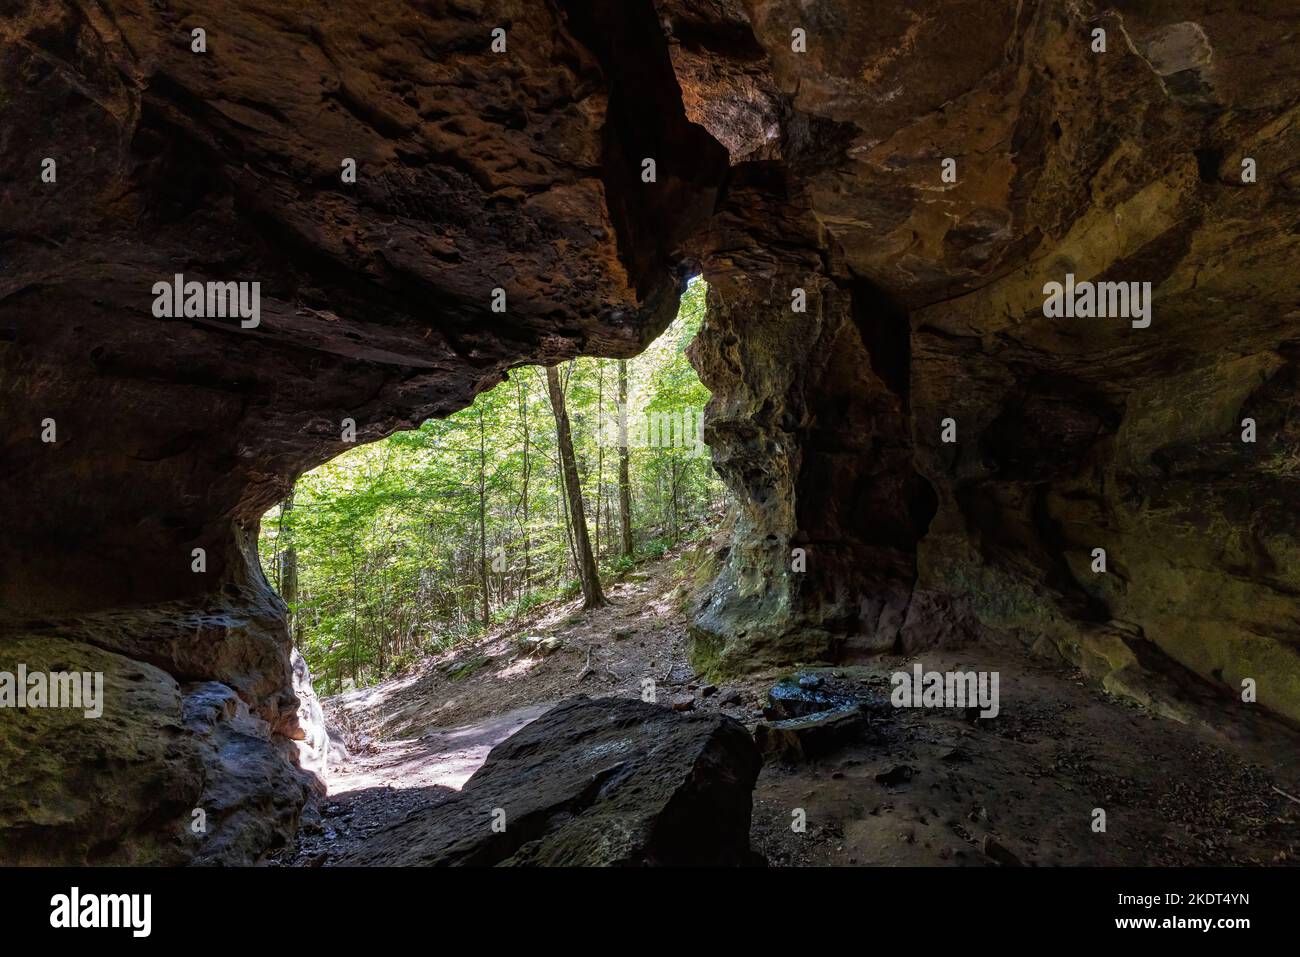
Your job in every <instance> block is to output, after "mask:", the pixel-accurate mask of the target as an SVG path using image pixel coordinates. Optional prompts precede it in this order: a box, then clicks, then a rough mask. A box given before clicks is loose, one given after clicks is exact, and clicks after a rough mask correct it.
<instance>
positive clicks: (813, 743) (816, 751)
mask: <svg viewBox="0 0 1300 957" xmlns="http://www.w3.org/2000/svg"><path fill="white" fill-rule="evenodd" d="M866 727H867V717H866V715H864V714H863V713H862V711H861V710H860V709H859V708H858V707H857V706H856V705H848V706H846V707H840V708H836V709H832V710H830V711H817V712H814V713H813V714H810V715H806V716H804V717H798V718H786V719H784V720H779V721H760V722H759V723H758V725H757V726H756V727H755V728H754V742H755V744H757V745H758V749H759V751H761V752H762V753H763V754H764V755H765V756H767V757H769V758H774V759H776V760H780V761H785V762H787V763H791V764H793V763H798V762H801V761H808V760H811V759H813V758H819V757H822V756H823V755H826V754H830V753H831V752H832V751H835V750H836V749H837V748H840V747H842V746H844V745H845V744H846V743H848V742H849V741H852V740H854V739H855V738H857V737H858V736H859V735H860V734H861V733H862V732H863V731H864V730H865V729H866Z"/></svg>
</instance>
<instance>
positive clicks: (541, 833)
mask: <svg viewBox="0 0 1300 957" xmlns="http://www.w3.org/2000/svg"><path fill="white" fill-rule="evenodd" d="M761 764H762V761H761V759H760V758H759V755H758V751H757V750H756V749H755V747H754V742H753V740H752V739H751V738H750V736H749V734H748V733H747V732H746V731H745V728H744V727H743V726H742V725H740V724H738V723H737V722H736V721H734V720H733V719H731V718H728V717H726V716H725V715H717V714H713V715H700V714H695V715H678V714H675V713H674V712H672V711H671V710H669V709H667V708H664V707H660V706H657V705H652V704H646V703H644V702H641V701H629V700H626V699H615V698H604V699H598V700H590V699H587V698H576V699H574V700H572V701H567V702H565V703H563V704H560V705H557V706H556V707H554V708H552V709H551V710H550V711H548V712H546V714H544V715H542V716H541V717H540V718H538V719H537V720H535V721H533V722H532V723H530V724H528V725H527V726H526V727H525V728H523V729H522V730H520V731H517V732H516V733H515V734H513V735H512V736H510V737H509V738H507V739H506V740H505V741H503V742H502V743H501V744H499V745H497V746H496V747H495V748H493V749H492V751H491V753H490V754H489V755H488V758H487V761H486V762H485V763H484V764H483V766H482V767H481V768H480V769H479V770H478V771H476V772H474V774H473V775H472V776H471V777H470V779H469V780H468V781H466V782H465V786H464V787H463V788H462V789H461V790H460V791H459V792H456V793H454V794H452V795H451V796H450V797H447V798H446V799H445V800H442V801H436V800H435V801H434V803H432V804H431V805H430V806H428V807H425V808H422V809H420V810H417V811H414V812H412V813H411V814H410V815H408V816H407V818H406V819H405V820H403V821H401V822H400V823H398V824H395V825H391V826H390V827H388V828H387V829H385V830H382V831H380V832H378V833H376V834H375V835H373V836H372V837H370V838H369V839H368V840H367V842H366V846H365V848H364V849H363V850H360V851H357V852H355V853H353V854H351V855H348V856H347V857H345V858H343V860H342V861H341V863H342V864H344V865H368V864H380V865H394V864H396V865H420V866H453V865H492V864H499V865H505V866H538V865H563V866H672V865H688V864H689V865H714V866H721V865H744V864H752V863H755V860H754V857H753V855H752V854H751V853H750V851H749V817H750V810H751V798H750V793H751V792H752V791H753V788H754V781H755V780H756V779H757V777H758V771H759V767H760V766H761Z"/></svg>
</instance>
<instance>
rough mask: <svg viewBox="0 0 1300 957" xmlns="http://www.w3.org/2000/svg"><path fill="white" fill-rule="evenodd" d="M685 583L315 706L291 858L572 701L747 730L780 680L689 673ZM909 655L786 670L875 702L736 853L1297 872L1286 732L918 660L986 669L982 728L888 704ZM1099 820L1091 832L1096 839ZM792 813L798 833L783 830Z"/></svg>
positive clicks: (517, 633) (1040, 675) (353, 838)
mask: <svg viewBox="0 0 1300 957" xmlns="http://www.w3.org/2000/svg"><path fill="white" fill-rule="evenodd" d="M688 571H689V563H687V562H685V561H682V560H678V559H677V558H675V557H673V556H670V557H669V558H667V559H665V560H662V561H660V562H656V563H653V564H652V565H649V566H644V567H643V568H642V569H641V570H640V572H639V573H638V574H635V575H632V576H629V578H628V579H627V580H626V581H624V582H622V583H619V584H617V585H615V586H613V587H611V588H610V589H609V594H610V597H611V599H612V604H611V606H610V607H609V608H606V609H600V610H597V611H593V612H590V613H585V614H584V613H581V612H580V611H578V610H577V608H576V603H575V604H570V605H565V606H562V607H558V608H553V609H550V610H549V611H547V612H545V613H543V614H541V615H539V616H538V617H537V618H535V619H534V620H532V621H530V622H528V623H527V624H526V625H525V626H523V627H517V628H514V629H512V630H511V631H509V632H508V633H503V634H500V635H496V636H493V637H492V638H490V639H488V640H485V641H484V642H481V643H480V644H479V645H477V646H476V647H474V648H472V649H461V650H458V651H457V652H454V653H448V654H447V655H445V656H443V657H441V658H439V659H437V660H434V661H431V662H429V663H427V664H426V666H425V667H424V668H423V669H422V670H421V671H420V672H418V673H417V674H414V675H412V676H409V677H406V678H402V679H396V680H392V681H388V682H385V683H383V684H381V685H378V686H375V687H373V688H369V689H365V690H362V691H356V692H350V693H348V694H345V695H341V696H338V697H336V698H333V699H330V700H328V701H327V702H326V708H327V712H328V713H329V715H330V716H331V719H332V720H333V721H334V722H335V724H336V725H339V726H341V727H342V728H343V729H344V730H345V735H346V737H347V738H348V739H349V740H348V743H349V746H350V747H351V748H352V756H351V758H350V759H349V760H348V761H347V762H346V763H345V764H344V765H342V766H341V767H339V768H337V769H336V770H335V771H333V772H332V773H331V776H330V780H329V787H330V796H329V797H328V798H327V799H326V800H325V801H323V802H322V803H321V805H320V807H319V809H315V810H309V812H308V813H307V815H306V816H305V818H304V821H305V823H304V826H303V828H302V831H301V834H300V837H299V847H298V848H297V851H296V855H295V857H294V861H293V862H294V863H297V864H300V865H308V866H312V865H321V864H329V863H331V862H332V861H333V860H335V859H337V858H338V857H339V856H341V855H342V854H343V853H344V852H345V851H347V850H349V849H351V848H353V847H355V846H356V845H357V844H358V843H359V842H363V841H364V840H365V839H366V837H367V835H368V834H370V833H372V832H373V831H374V830H376V829H377V828H378V827H381V826H383V825H385V824H387V823H389V822H391V821H393V820H394V819H396V818H400V817H402V816H404V815H405V814H406V813H408V812H409V811H410V810H412V809H413V808H415V807H417V806H419V805H420V804H421V803H424V802H428V801H437V800H440V799H442V798H443V797H445V796H446V795H447V794H449V793H451V791H452V790H454V789H458V788H459V787H460V786H461V785H462V784H463V783H464V781H465V779H466V778H467V777H468V776H469V775H470V774H472V773H473V771H474V770H475V769H476V768H477V767H478V766H479V765H480V764H481V763H482V761H483V760H484V759H485V758H486V756H487V753H488V751H489V750H490V749H491V748H492V746H493V745H495V744H496V743H497V742H499V741H501V740H503V739H504V738H506V737H508V736H509V735H510V734H512V733H514V731H515V730H517V729H518V728H520V727H522V726H523V725H524V724H525V723H527V722H528V721H531V720H532V719H534V718H535V717H537V716H538V715H540V714H541V713H543V712H544V711H545V710H546V709H547V708H548V707H550V706H551V705H553V704H554V703H556V702H558V701H560V700H562V699H564V698H566V697H568V696H570V695H573V694H578V693H583V694H588V695H591V696H601V695H621V696H628V697H637V696H640V694H641V688H642V682H643V681H644V680H645V679H650V680H652V681H653V682H654V686H655V692H656V697H657V700H658V701H659V702H660V703H665V704H670V703H672V704H675V706H676V707H679V708H686V707H690V708H695V709H707V710H714V709H717V710H721V711H723V712H725V713H727V714H730V715H731V716H733V717H735V718H737V719H738V720H740V721H741V722H742V723H745V724H747V725H749V726H751V727H752V726H753V725H754V724H755V723H757V721H758V720H759V719H760V717H761V712H760V710H759V709H760V708H761V706H762V704H763V703H764V702H765V700H766V692H767V689H768V688H769V687H770V686H771V685H772V683H773V681H774V680H776V679H777V678H779V677H781V675H780V674H778V673H767V674H756V675H752V676H748V677H746V678H745V679H743V680H741V681H738V682H735V683H733V684H728V685H724V686H722V687H718V688H715V687H713V686H711V685H709V684H708V683H707V682H704V681H702V680H700V679H697V678H696V677H695V676H694V675H693V674H692V672H691V668H690V666H689V664H688V662H687V661H686V657H685V637H686V630H685V628H686V616H685V613H684V611H683V608H682V606H683V597H684V595H685V593H686V590H687V588H688V585H687V583H686V582H685V578H686V572H688ZM529 638H534V639H536V638H558V639H559V642H552V643H551V644H553V645H558V647H556V648H555V649H554V650H552V651H550V652H549V653H543V649H536V648H535V646H536V644H537V643H536V642H535V641H534V642H529V641H527V640H525V639H529ZM912 661H913V659H910V658H909V659H906V660H904V659H899V658H886V659H881V660H879V661H876V662H873V663H872V664H871V665H869V666H857V667H844V668H833V669H831V668H827V669H811V670H809V669H805V670H802V671H800V672H799V673H800V674H807V675H809V676H811V677H813V678H814V679H816V678H820V679H821V680H822V682H823V687H825V688H833V689H834V690H836V691H841V692H844V693H847V694H852V695H854V696H857V697H860V698H864V699H867V700H873V701H875V702H876V703H877V705H878V707H875V708H873V709H872V710H871V713H870V716H869V719H868V723H867V726H866V727H865V728H864V729H863V730H861V731H860V732H859V733H858V734H857V735H856V736H854V738H853V739H852V740H850V741H849V742H848V743H846V744H845V746H843V747H841V748H840V749H838V750H836V751H835V752H833V753H831V754H830V755H829V756H827V757H826V758H824V759H823V760H820V761H814V762H809V763H803V764H798V765H783V764H782V763H780V762H778V761H775V760H772V761H769V762H768V764H767V765H765V767H764V768H763V771H762V773H761V775H760V777H759V781H758V785H757V787H756V789H755V793H754V815H753V827H752V831H751V841H752V844H753V847H754V849H755V850H757V851H758V852H760V853H761V854H763V855H764V856H765V857H766V858H767V859H768V861H769V863H771V864H773V865H827V864H835V865H929V864H933V865H971V866H990V865H995V864H1004V865H1014V864H1017V863H1024V864H1029V865H1051V864H1066V865H1069V864H1111V865H1117V864H1135V865H1164V864H1234V863H1243V864H1294V863H1296V862H1298V861H1300V765H1298V764H1297V761H1296V756H1297V755H1300V735H1297V734H1296V733H1295V732H1294V731H1292V730H1290V729H1288V728H1285V727H1282V726H1280V725H1278V724H1277V723H1275V722H1273V721H1270V720H1267V719H1264V718H1261V717H1260V716H1259V715H1258V713H1256V712H1253V711H1250V710H1248V708H1247V706H1239V707H1237V708H1236V709H1235V710H1230V709H1233V705H1232V703H1231V702H1227V703H1225V702H1224V701H1222V700H1218V701H1213V702H1211V701H1205V702H1200V703H1198V704H1196V705H1193V706H1184V707H1183V711H1184V714H1185V717H1186V718H1187V723H1180V722H1178V721H1174V720H1171V719H1169V718H1167V717H1160V716H1156V715H1154V714H1152V713H1150V712H1149V711H1147V710H1143V709H1142V708H1139V707H1138V706H1137V705H1135V704H1132V703H1130V702H1127V701H1124V700H1122V699H1118V698H1115V697H1112V696H1111V695H1109V694H1106V693H1105V692H1103V691H1101V690H1100V689H1099V688H1098V687H1097V686H1096V685H1095V684H1093V683H1091V682H1089V681H1085V680H1084V679H1083V678H1082V676H1081V675H1080V674H1079V673H1078V672H1077V671H1075V670H1073V669H1072V668H1070V667H1069V666H1067V665H1064V664H1062V663H1059V662H1056V663H1053V662H1046V661H1042V660H1039V659H1035V658H1029V657H1023V658H1017V659H1015V660H1009V659H1008V656H1007V654H1006V653H1003V651H1002V650H1001V649H999V650H998V654H997V656H996V657H994V656H993V655H991V654H990V653H988V652H981V653H978V654H976V653H972V652H971V651H969V650H963V651H962V652H960V653H957V654H954V653H952V652H946V653H930V654H926V655H925V656H923V657H922V659H921V661H922V662H923V664H924V667H925V668H926V670H939V671H946V670H962V671H967V670H976V671H991V670H997V671H998V672H999V674H1000V676H1001V688H1000V692H1001V694H1000V698H1001V713H1000V714H999V716H998V717H997V718H995V719H993V720H991V721H990V720H983V719H975V720H967V718H966V716H965V715H964V714H962V713H960V712H956V711H947V710H942V709H895V708H892V707H889V706H888V703H887V702H888V696H889V690H890V686H889V677H888V676H889V674H890V673H891V672H892V671H895V670H910V668H911V663H912ZM1229 713H1231V720H1230V721H1229V720H1228V719H1227V718H1226V717H1225V716H1226V715H1228V714H1229ZM1096 809H1102V810H1104V811H1105V814H1106V818H1105V825H1106V829H1105V831H1104V832H1098V831H1095V830H1094V829H1093V822H1094V820H1095V819H1096V818H1095V813H1094V812H1095V810H1096ZM797 818H803V819H804V820H806V826H805V828H804V830H802V831H796V830H794V829H793V828H792V825H793V824H794V823H795V821H796V819H797Z"/></svg>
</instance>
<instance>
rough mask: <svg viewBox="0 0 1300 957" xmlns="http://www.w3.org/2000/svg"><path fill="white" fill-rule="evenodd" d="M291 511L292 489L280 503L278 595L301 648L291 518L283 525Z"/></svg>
mask: <svg viewBox="0 0 1300 957" xmlns="http://www.w3.org/2000/svg"><path fill="white" fill-rule="evenodd" d="M292 512H293V490H292V489H290V490H289V497H288V498H286V499H285V500H284V501H283V502H281V503H280V534H279V536H278V539H279V540H278V541H277V543H276V544H277V545H279V546H280V567H279V569H278V570H277V571H278V577H279V579H280V583H279V584H280V597H281V598H283V599H284V601H285V604H287V605H288V606H289V635H290V636H291V637H292V639H293V646H294V647H295V648H298V649H301V648H302V616H301V615H299V614H298V611H297V607H296V606H297V604H298V551H297V549H295V548H294V547H293V520H292V519H290V520H289V524H288V526H286V525H285V518H286V517H287V516H289V515H290V513H292Z"/></svg>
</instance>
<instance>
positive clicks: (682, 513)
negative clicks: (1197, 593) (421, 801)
mask: <svg viewBox="0 0 1300 957" xmlns="http://www.w3.org/2000/svg"><path fill="white" fill-rule="evenodd" d="M705 293H706V287H705V283H704V281H703V280H702V279H698V278H697V279H695V280H693V281H692V282H691V283H690V284H689V285H688V287H687V289H686V291H685V293H684V294H683V296H682V299H681V304H680V307H679V311H678V314H677V316H676V318H675V319H674V321H673V322H672V323H671V324H670V325H669V326H668V328H667V329H666V330H665V331H664V332H663V333H662V334H661V335H660V336H659V337H658V338H656V339H655V340H654V341H653V342H652V343H651V344H650V345H649V346H648V347H647V348H646V349H645V350H644V351H643V352H642V353H641V354H640V355H638V356H636V357H634V358H632V359H628V360H616V359H594V358H585V357H583V358H578V359H576V360H572V361H570V362H566V363H563V364H561V365H560V366H559V367H557V369H556V372H557V380H558V385H559V389H560V397H561V408H562V409H563V410H564V412H565V413H566V415H567V418H568V422H569V425H570V429H569V432H570V439H571V445H572V450H573V456H572V459H573V463H574V465H575V471H576V475H577V480H578V482H577V485H578V495H577V502H578V504H577V506H576V507H575V502H574V501H573V500H572V499H573V497H572V496H571V495H570V494H568V490H567V488H566V482H565V474H564V455H563V448H562V442H561V438H560V430H559V428H558V424H557V416H556V415H555V414H554V408H553V405H552V397H551V394H550V392H549V390H548V381H547V374H546V370H544V369H542V368H541V367H538V366H523V367H520V368H517V369H515V370H513V371H512V372H511V373H510V375H509V377H508V378H507V380H506V381H504V382H502V383H501V384H499V385H498V386H496V387H495V388H493V389H491V390H489V391H486V392H484V393H482V394H480V395H479V396H478V397H477V398H476V399H475V401H474V403H473V404H472V405H470V406H468V407H467V408H465V409H462V410H460V411H458V412H456V413H454V414H452V415H450V416H447V417H446V418H442V419H431V420H429V421H426V422H425V423H424V424H423V425H421V426H420V428H418V429H415V430H412V431H404V432H398V433H395V434H393V435H390V436H388V437H387V438H385V439H382V440H380V441H377V442H374V443H370V444H367V445H364V446H360V447H357V448H355V449H352V450H350V451H347V452H345V453H343V454H342V455H339V456H338V457H336V458H334V459H333V460H331V461H329V462H327V463H325V464H323V465H321V466H319V467H318V468H316V469H313V470H312V471H310V472H307V473H305V474H304V475H303V476H302V477H301V478H300V479H299V480H298V482H297V483H296V485H295V486H294V488H293V490H292V492H291V493H290V495H289V496H287V497H286V498H285V500H284V501H283V502H281V503H280V504H278V505H276V506H275V507H274V508H272V509H271V510H270V511H268V512H267V513H266V514H265V516H264V517H263V520H262V525H261V533H260V540H259V553H260V557H261V560H262V567H263V571H264V574H265V575H266V578H267V580H268V581H269V582H271V584H272V585H273V586H274V587H275V588H276V590H277V591H278V592H279V593H280V594H281V596H282V597H284V599H285V601H286V602H287V604H288V605H289V620H290V629H291V632H292V635H293V641H294V644H295V646H296V647H297V648H298V649H299V651H300V652H301V654H302V655H303V657H304V659H305V660H306V662H307V664H308V667H309V669H310V671H311V674H312V678H313V682H314V685H315V688H316V690H317V692H318V694H319V695H321V696H322V698H324V699H325V710H326V713H327V720H328V721H329V722H330V724H331V725H332V736H333V737H338V738H341V739H342V741H343V743H344V744H345V745H346V746H347V747H348V748H349V750H350V752H351V754H350V757H349V758H348V759H347V762H345V764H346V767H347V769H348V770H349V772H350V773H349V774H345V775H341V776H340V775H337V774H334V773H331V774H330V777H331V780H330V781H329V782H328V783H329V784H330V787H331V792H332V793H335V794H338V793H342V792H344V791H346V792H347V793H353V794H355V793H358V792H364V791H365V790H366V789H379V790H382V789H384V788H387V787H392V788H394V789H398V790H401V789H410V788H421V787H453V788H455V787H458V786H459V784H460V783H462V782H463V781H464V779H465V778H467V777H468V776H469V774H471V773H472V772H473V771H474V770H475V769H476V768H477V766H478V764H479V763H481V761H482V760H483V759H484V758H485V757H486V754H487V751H488V750H489V749H490V748H491V746H492V745H493V744H495V743H496V742H497V741H499V740H501V739H502V738H504V737H506V736H508V735H509V734H510V733H512V732H513V731H515V730H517V729H518V727H520V726H521V724H522V723H526V722H527V721H528V720H531V718H532V717H535V716H536V715H537V714H539V713H541V711H544V710H545V709H546V708H548V707H550V706H551V705H552V704H554V703H555V702H556V701H559V700H561V699H562V698H564V697H567V696H570V695H572V694H576V693H584V694H588V695H610V694H613V695H625V696H637V695H639V694H640V687H641V681H642V679H644V678H647V677H655V676H662V675H663V674H664V673H665V671H666V670H667V669H669V668H671V667H673V666H674V663H678V664H681V665H683V666H684V654H685V616H686V605H687V602H688V599H689V596H690V593H691V592H692V591H693V590H694V585H695V584H696V578H700V579H701V580H702V579H703V578H704V577H705V575H704V573H703V572H700V571H699V566H700V565H701V564H702V563H706V562H707V561H708V556H710V555H711V554H712V552H713V550H714V549H715V547H716V543H715V542H714V539H715V537H716V535H717V532H718V529H719V526H720V525H721V521H720V518H721V514H722V505H723V495H724V490H723V485H722V482H721V481H720V479H719V478H718V477H717V475H716V473H715V472H714V471H713V468H712V465H711V462H710V457H709V455H708V448H707V446H706V445H705V444H704V439H703V434H704V433H703V415H704V406H705V404H706V403H707V402H708V400H709V398H710V394H709V391H708V389H707V388H706V387H705V386H704V385H703V383H701V381H700V379H699V377H698V376H697V375H696V372H695V370H694V368H693V367H692V366H691V364H690V362H689V360H688V359H687V357H686V349H687V346H688V345H689V344H690V343H691V342H692V340H693V339H694V337H695V335H696V333H697V332H698V330H699V329H700V326H701V325H702V323H703V320H704V313H705ZM579 508H580V509H581V515H582V519H583V522H584V523H585V537H586V539H587V548H588V549H589V551H590V553H591V557H592V560H593V561H594V564H595V566H596V569H597V572H598V577H599V582H600V585H601V588H602V590H603V593H604V595H606V596H607V598H608V605H606V606H605V607H601V608H594V609H590V610H585V609H584V604H585V603H584V602H583V594H582V587H581V584H580V578H581V576H580V567H581V563H582V560H583V556H582V555H581V554H580V552H581V551H582V548H583V546H582V542H581V539H582V537H583V535H582V534H581V533H580V532H579V529H578V521H577V510H578V509H579ZM697 573H698V574H697ZM539 709H540V710H539ZM404 800H418V797H417V796H415V795H408V796H407V798H406V799H404ZM398 803H401V802H398ZM306 833H307V834H308V835H310V834H311V833H312V828H311V827H308V828H307V829H306Z"/></svg>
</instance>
